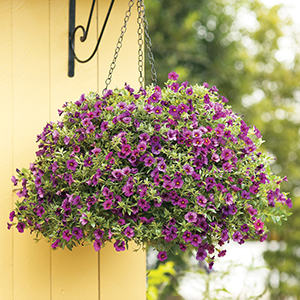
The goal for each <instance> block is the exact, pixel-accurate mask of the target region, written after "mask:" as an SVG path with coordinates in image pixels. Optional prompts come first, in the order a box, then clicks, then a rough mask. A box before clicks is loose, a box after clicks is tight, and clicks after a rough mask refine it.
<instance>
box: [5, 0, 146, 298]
mask: <svg viewBox="0 0 300 300" xmlns="http://www.w3.org/2000/svg"><path fill="white" fill-rule="evenodd" d="M91 2H92V1H88V0H77V1H76V25H79V24H82V25H84V26H86V22H87V19H88V15H89V11H90V5H91ZM109 3H110V1H109V0H98V3H97V6H96V14H94V16H93V20H92V24H91V29H90V32H89V37H88V40H87V41H86V42H85V43H83V44H81V43H80V42H78V39H77V43H76V48H77V49H78V50H77V52H78V55H79V56H80V58H85V57H88V56H89V55H90V53H91V52H92V50H93V49H94V46H95V42H96V38H97V35H98V34H99V32H100V30H101V27H102V22H103V20H104V16H105V15H106V11H107V8H108V6H109ZM68 6H69V1H67V0H64V1H62V0H51V1H50V0H1V1H0V12H1V18H0V28H1V46H0V104H1V106H0V114H1V116H0V120H1V126H0V138H1V140H0V159H1V162H0V168H1V172H0V221H1V222H0V300H35V299H36V300H48V299H49V300H60V299H66V300H69V299H70V300H76V299H78V300H79V299H80V300H94V299H95V300H117V299H122V300H127V299H128V300H143V299H145V297H146V296H145V281H146V278H145V274H146V271H145V253H144V252H142V251H139V252H137V253H134V252H133V251H132V249H130V250H128V251H125V252H122V253H117V252H115V251H114V250H113V249H112V248H113V247H112V246H111V245H110V244H109V245H107V246H106V247H105V248H104V249H103V250H101V251H100V252H99V253H97V252H95V251H94V249H93V247H92V246H87V247H77V248H76V249H75V250H73V251H72V252H70V251H68V250H64V251H62V250H57V251H52V250H51V247H50V244H48V243H46V242H44V241H41V242H39V243H37V244H36V243H35V242H34V241H33V236H32V235H30V234H29V233H28V232H26V233H23V234H19V233H18V232H17V231H16V230H15V229H13V230H10V231H8V230H7V229H6V222H7V221H8V214H9V212H10V211H11V210H12V208H13V203H14V202H15V201H16V197H17V196H16V194H15V191H13V188H14V187H13V185H12V183H11V181H10V178H11V176H12V175H13V174H14V173H15V169H16V168H22V167H28V166H29V163H30V162H32V161H33V160H34V153H35V151H36V144H35V140H36V135H37V134H38V133H40V132H41V131H42V128H43V126H44V125H45V124H46V122H47V121H49V120H52V121H56V120H57V109H58V108H60V107H61V106H62V104H63V103H64V102H66V101H75V100H77V99H78V98H79V96H80V94H81V93H84V92H85V93H88V92H89V91H91V90H93V91H99V92H101V90H102V89H103V88H104V81H105V79H106V76H107V74H108V69H109V65H110V63H111V61H112V58H113V54H114V50H115V46H116V42H117V39H118V36H119V34H120V29H121V26H122V25H123V20H124V16H125V11H126V10H127V7H128V1H127V0H116V1H115V5H114V8H113V11H112V14H111V18H110V20H109V22H108V24H107V29H106V32H105V33H104V36H103V39H102V42H101V44H100V47H99V51H98V53H97V55H96V57H94V58H93V59H92V60H91V61H90V62H88V63H87V64H79V63H77V62H76V63H75V77H73V78H69V77H68V76H67V70H68V64H67V62H68V40H67V36H68ZM136 18H137V14H136V6H134V8H133V15H132V16H131V19H130V21H129V24H128V30H127V32H126V34H125V38H124V43H123V48H122V50H121V52H120V56H119V59H118V61H117V68H116V69H115V73H114V75H113V81H112V84H111V86H110V87H111V88H113V87H115V86H116V85H118V86H123V84H124V82H125V81H126V82H128V83H130V84H131V86H133V87H135V88H138V70H137V52H138V45H137V25H136Z"/></svg>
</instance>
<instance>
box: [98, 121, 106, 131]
mask: <svg viewBox="0 0 300 300" xmlns="http://www.w3.org/2000/svg"><path fill="white" fill-rule="evenodd" d="M100 129H101V130H102V131H103V132H104V131H106V130H107V129H108V122H107V121H103V122H102V123H101V126H100Z"/></svg>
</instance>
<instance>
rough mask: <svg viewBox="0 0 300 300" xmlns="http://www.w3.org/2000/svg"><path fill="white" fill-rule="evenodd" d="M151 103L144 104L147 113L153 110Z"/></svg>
mask: <svg viewBox="0 0 300 300" xmlns="http://www.w3.org/2000/svg"><path fill="white" fill-rule="evenodd" d="M153 108H154V107H153V105H151V104H146V105H145V106H144V110H145V111H146V112H147V113H148V114H151V113H152V112H153Z"/></svg>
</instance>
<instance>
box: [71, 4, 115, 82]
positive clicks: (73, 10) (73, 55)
mask: <svg viewBox="0 0 300 300" xmlns="http://www.w3.org/2000/svg"><path fill="white" fill-rule="evenodd" d="M114 2H115V0H111V3H110V6H109V8H108V11H107V14H106V17H105V20H104V23H103V26H102V29H101V32H100V35H99V38H98V40H97V44H96V46H95V49H94V51H93V53H92V54H91V55H90V57H88V58H87V59H85V60H81V59H79V58H78V57H77V56H76V53H75V34H76V31H77V30H78V29H81V30H82V36H81V37H80V41H81V42H84V41H85V40H86V39H87V36H88V32H89V28H90V24H91V19H92V16H93V11H94V7H95V3H96V0H93V2H92V6H91V11H90V15H89V19H88V22H87V25H86V29H85V28H84V27H83V26H82V25H79V26H76V27H75V15H76V0H70V3H69V63H68V76H69V77H74V66H75V59H76V60H77V61H78V62H80V63H86V62H88V61H90V60H91V59H92V58H93V57H94V55H95V54H96V52H97V50H98V47H99V45H100V42H101V39H102V36H103V33H104V30H105V27H106V24H107V21H108V19H109V16H110V13H111V11H112V8H113V5H114Z"/></svg>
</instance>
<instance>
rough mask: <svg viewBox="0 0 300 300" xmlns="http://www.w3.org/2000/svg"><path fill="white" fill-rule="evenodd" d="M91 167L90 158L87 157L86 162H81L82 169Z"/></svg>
mask: <svg viewBox="0 0 300 300" xmlns="http://www.w3.org/2000/svg"><path fill="white" fill-rule="evenodd" d="M92 165H93V161H92V158H91V157H88V158H87V159H86V160H84V162H83V166H84V167H86V168H87V167H90V166H92Z"/></svg>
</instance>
